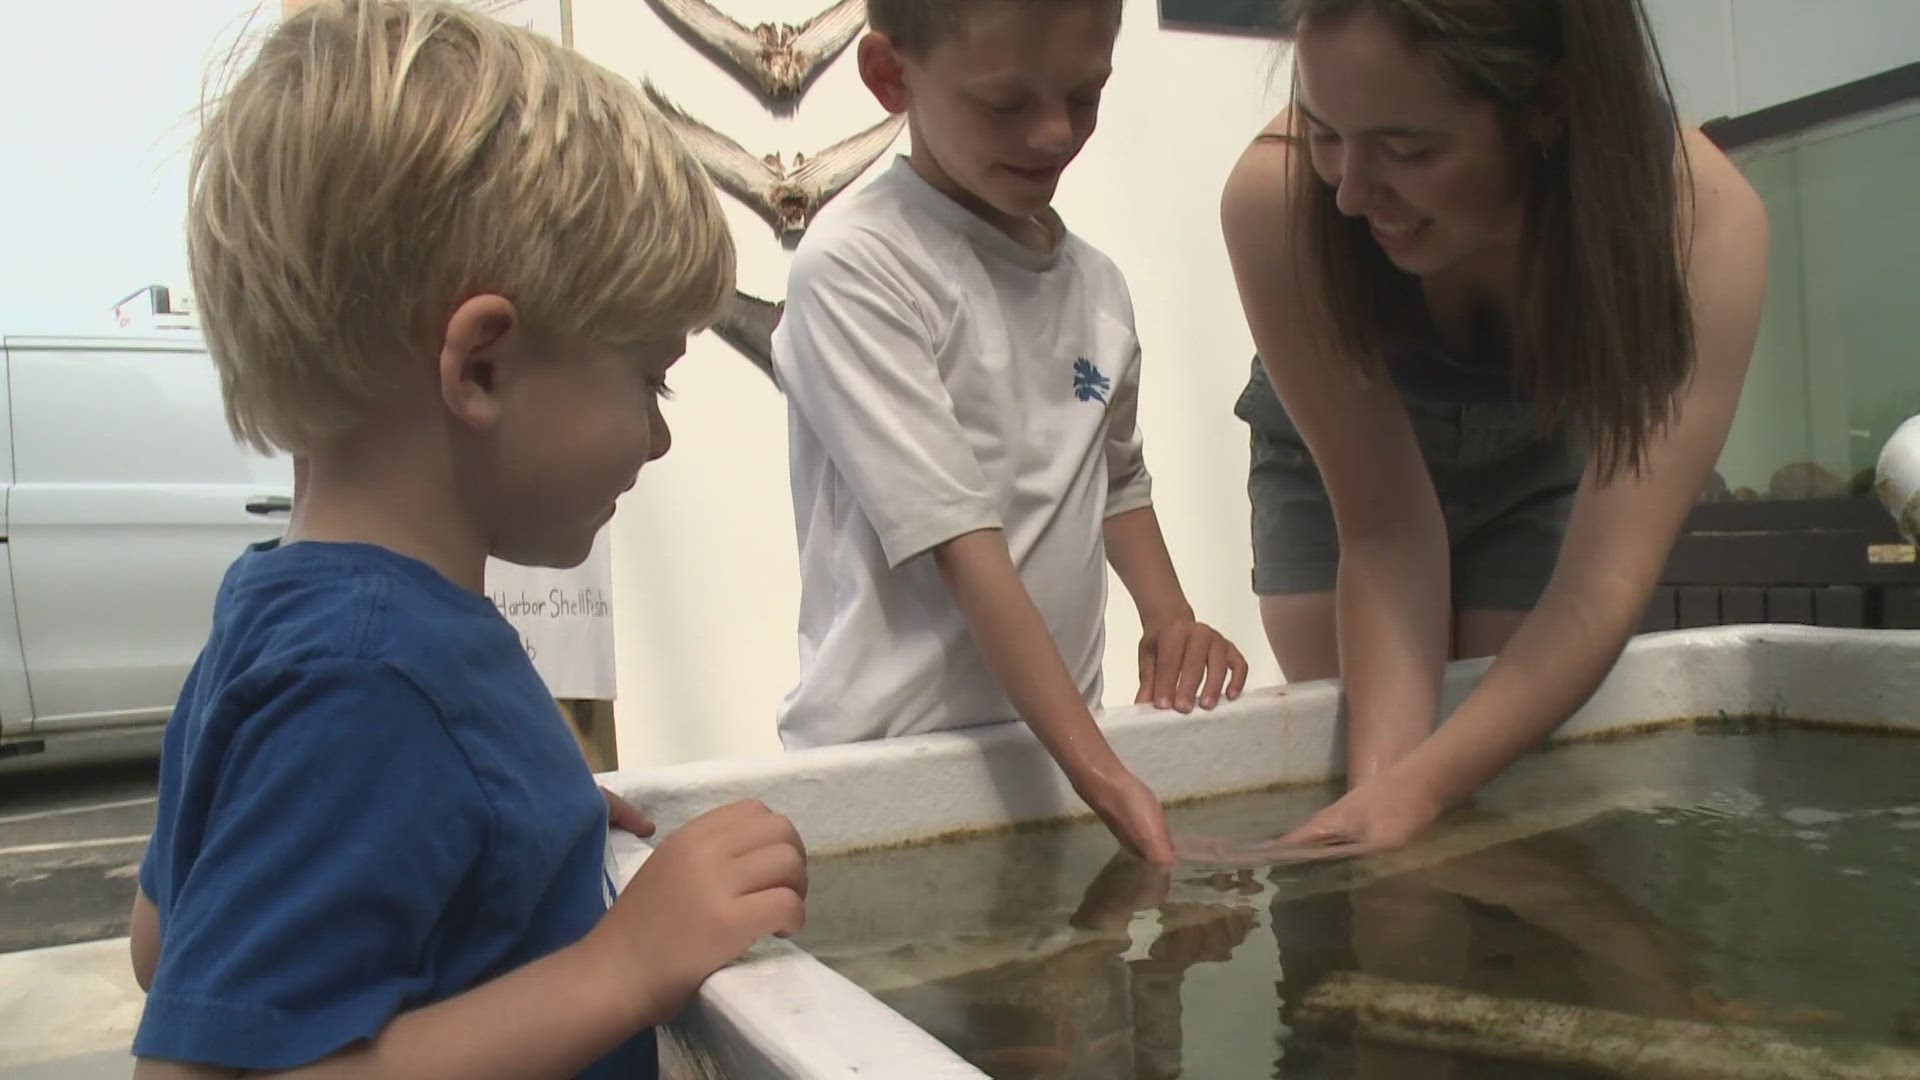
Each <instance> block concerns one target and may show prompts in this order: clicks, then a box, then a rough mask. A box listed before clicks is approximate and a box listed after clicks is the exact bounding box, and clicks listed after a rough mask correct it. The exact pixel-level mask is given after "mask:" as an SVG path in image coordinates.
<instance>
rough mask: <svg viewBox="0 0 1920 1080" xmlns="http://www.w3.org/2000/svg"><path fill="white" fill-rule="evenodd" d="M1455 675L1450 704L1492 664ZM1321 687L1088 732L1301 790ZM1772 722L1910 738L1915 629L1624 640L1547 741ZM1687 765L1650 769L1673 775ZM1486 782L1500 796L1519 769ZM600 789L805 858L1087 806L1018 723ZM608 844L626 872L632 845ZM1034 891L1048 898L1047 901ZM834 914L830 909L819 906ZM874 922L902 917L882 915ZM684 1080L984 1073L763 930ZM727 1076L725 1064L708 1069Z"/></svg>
mask: <svg viewBox="0 0 1920 1080" xmlns="http://www.w3.org/2000/svg"><path fill="white" fill-rule="evenodd" d="M1487 664H1488V661H1485V660H1478V661H1466V662H1462V663H1459V664H1454V665H1452V666H1451V667H1450V668H1449V671H1448V674H1447V682H1446V693H1445V695H1444V698H1443V709H1445V710H1448V711H1450V710H1451V709H1452V708H1453V707H1454V706H1455V705H1457V704H1458V702H1459V701H1460V699H1461V698H1462V697H1463V696H1464V694H1465V693H1466V692H1467V691H1468V690H1469V689H1470V688H1471V685H1472V683H1473V681H1474V680H1476V679H1477V678H1478V677H1479V676H1480V675H1481V674H1482V673H1483V672H1484V671H1485V670H1486V667H1487ZM1336 707H1337V692H1336V688H1335V686H1334V685H1333V684H1331V683H1326V682H1321V683H1307V684H1301V685H1295V686H1287V687H1283V688H1275V689H1267V690H1260V691H1251V692H1249V693H1247V694H1246V695H1245V696H1244V697H1243V698H1242V699H1241V700H1240V701H1238V702H1232V703H1228V704H1225V705H1222V706H1221V707H1220V708H1218V709H1216V710H1214V711H1213V712H1211V713H1204V714H1201V713H1196V714H1193V715H1190V716H1179V715H1178V714H1173V713H1160V712H1157V711H1153V710H1147V709H1140V708H1130V709H1122V710H1116V711H1113V712H1110V713H1108V714H1106V715H1105V716H1104V717H1103V718H1102V720H1101V726H1102V728H1103V729H1104V730H1105V731H1106V733H1107V736H1108V738H1109V739H1110V740H1111V741H1112V743H1113V745H1114V747H1115V749H1116V750H1117V751H1118V753H1119V754H1120V755H1121V757H1122V758H1124V759H1125V760H1126V762H1127V763H1128V765H1129V766H1130V767H1132V768H1133V769H1135V770H1136V771H1137V772H1138V773H1139V774H1140V776H1141V777H1142V779H1144V780H1145V781H1146V782H1147V783H1148V784H1150V785H1152V786H1153V788H1154V790H1156V791H1157V792H1159V793H1160V794H1161V796H1162V798H1164V799H1168V800H1183V799H1190V798H1201V797H1206V796H1212V795H1221V794H1226V793H1231V792H1236V791H1247V790H1255V789H1259V788H1265V787H1272V786H1275V785H1279V784H1289V783H1310V782H1316V781H1321V780H1324V779H1327V778H1328V777H1330V776H1331V775H1332V774H1333V772H1334V769H1335V764H1336V762H1338V761H1339V760H1340V746H1339V738H1338V734H1339V733H1338V724H1337V723H1336ZM1720 715H1726V716H1752V715H1760V716H1780V717H1786V718H1791V719H1796V720H1804V721H1810V722H1816V723H1823V724H1831V725H1841V726H1858V727H1862V728H1874V729H1885V730H1896V729H1897V730H1905V731H1920V631H1888V630H1833V629H1816V628H1811V627H1787V626H1754V627H1719V628H1713V629H1707V630H1681V631H1671V632H1667V633H1660V634H1652V635H1647V636H1644V637H1641V638H1638V639H1636V640H1635V641H1634V642H1633V643H1632V644H1631V645H1630V646H1629V647H1628V649H1627V650H1626V652H1625V653H1624V654H1623V656H1622V657H1621V659H1620V661H1619V663H1618V664H1616V665H1615V668H1614V670H1613V672H1612V673H1611V674H1610V675H1609V677H1608V678H1607V680H1606V682H1605V683H1604V684H1603V685H1602V686H1601V688H1600V690H1599V691H1598V692H1597V693H1596V694H1595V695H1594V696H1593V698H1592V699H1591V700H1590V701H1589V702H1588V704H1587V705H1586V707H1585V708H1583V709H1581V710H1580V711H1579V712H1578V713H1576V714H1575V715H1574V716H1573V717H1572V718H1571V719H1570V720H1568V722H1567V723H1566V724H1565V725H1563V726H1562V727H1561V728H1560V729H1559V730H1558V731H1557V732H1556V733H1555V735H1554V739H1555V740H1556V741H1564V740H1570V739H1578V738H1582V737H1588V736H1597V735H1604V734H1608V733H1614V732H1620V731H1624V730H1629V729H1633V728H1639V727H1653V726H1663V725H1669V724H1673V723H1675V722H1682V721H1688V720H1694V719H1699V718H1705V717H1715V716H1720ZM1696 764H1698V763H1693V762H1688V761H1684V760H1682V761H1672V762H1660V763H1657V767H1658V768H1660V769H1661V770H1662V771H1665V772H1670V773H1675V774H1677V773H1682V772H1684V771H1685V770H1687V769H1688V768H1690V767H1693V766H1694V765H1696ZM1649 768H1650V766H1649V765H1648V764H1647V763H1646V762H1645V761H1644V760H1641V761H1639V762H1638V763H1636V764H1635V765H1634V766H1633V769H1634V770H1638V771H1629V770H1627V769H1625V768H1621V769H1619V770H1616V771H1615V772H1613V773H1608V772H1607V770H1606V769H1605V768H1604V767H1603V768H1602V769H1601V770H1600V772H1599V774H1598V775H1596V776H1592V777H1583V782H1591V783H1593V784H1595V785H1597V787H1598V788H1610V789H1612V791H1613V793H1614V794H1615V795H1616V796H1618V797H1620V798H1623V799H1624V798H1627V797H1629V796H1630V794H1631V791H1632V790H1636V789H1638V788H1639V787H1641V786H1643V785H1644V784H1646V783H1648V782H1662V781H1663V780H1664V779H1665V778H1661V777H1651V776H1649V775H1647V770H1648V769H1649ZM1522 772H1524V770H1519V769H1516V770H1515V772H1514V773H1513V774H1509V776H1508V777H1503V778H1502V779H1501V780H1500V781H1496V782H1495V784H1494V785H1492V786H1490V788H1489V790H1488V792H1487V797H1488V799H1490V800H1493V801H1496V802H1497V801H1499V800H1500V799H1501V798H1502V797H1503V796H1504V795H1505V794H1507V793H1510V792H1511V791H1513V790H1514V788H1516V787H1518V786H1524V785H1525V784H1526V782H1527V781H1526V780H1525V778H1524V777H1523V776H1519V775H1517V774H1519V773H1522ZM601 781H602V783H604V784H606V785H607V786H608V787H610V788H612V789H613V790H615V791H617V792H619V793H620V794H622V795H624V796H625V797H626V798H628V799H630V800H632V801H633V802H635V803H636V804H638V805H640V806H642V807H644V808H645V809H646V810H647V811H648V812H649V813H650V814H651V816H652V817H653V818H654V820H655V821H656V822H657V823H658V824H659V826H660V828H661V830H662V831H663V832H664V831H669V830H672V829H674V828H677V827H679V826H680V825H682V824H684V823H685V822H686V821H688V820H690V819H691V818H693V817H696V816H698V815H699V814H701V813H704V812H705V811H707V810H709V809H712V808H714V807H717V806H721V805H725V804H726V803H729V802H733V801H736V800H738V799H745V798H757V799H760V800H761V801H763V802H764V803H766V804H767V805H768V806H770V807H772V808H773V809H774V810H776V811H778V812H780V813H783V814H785V815H787V816H788V817H789V818H791V819H792V820H793V822H794V824H795V826H796V827H797V828H798V829H799V830H800V833H801V835H802V836H803V837H805V838H806V842H807V846H808V849H809V851H810V852H811V853H812V854H813V855H814V856H815V857H818V856H822V855H831V854H835V853H842V852H848V851H854V850H859V849H862V848H868V847H873V846H879V845H889V844H899V843H908V842H913V841H920V840H926V839H929V838H933V837H938V836H941V835H945V834H950V833H956V832H966V831H971V830H992V829H998V828H1001V827H1004V826H1006V825H1009V824H1013V823H1019V822H1026V821H1036V820H1045V819H1057V818H1062V817H1067V816H1076V817H1077V816H1083V815H1084V814H1085V810H1084V807H1083V806H1082V805H1081V804H1080V803H1079V801H1078V800H1077V798H1076V797H1075V796H1074V795H1073V793H1072V790H1071V788H1069V787H1068V785H1067V783H1066V781H1065V779H1064V778H1063V777H1062V776H1061V775H1060V772H1059V770H1058V769H1057V768H1056V767H1055V766H1054V765H1053V763H1052V761H1051V760H1050V759H1049V758H1048V757H1047V755H1046V753H1045V751H1044V750H1043V749H1042V748H1041V747H1040V746H1039V744H1038V743H1037V742H1036V741H1035V740H1034V739H1033V737H1032V735H1031V733H1029V732H1028V731H1027V730H1026V728H1025V727H1024V726H1023V725H1019V724H996V725H991V726H987V727H980V728H974V729H970V730H965V731H957V732H942V733H938V734H933V735H920V736H913V737H910V738H902V739H894V740H887V741H882V742H873V743H862V744H857V745H851V746H836V747H822V748H818V749H813V750H806V751H798V752H793V753H786V754H776V755H770V756H763V757H757V758H746V759H729V760H723V761H712V762H697V763H692V764H687V765H679V766H672V767H668V768H662V769H636V770H625V771H621V772H615V773H609V774H606V775H605V776H603V777H601ZM645 851H646V848H645V845H643V844H641V843H640V842H639V841H633V842H632V844H631V845H629V846H628V847H627V848H625V849H622V850H621V851H620V855H621V858H622V863H621V865H622V869H623V875H625V876H630V875H631V874H632V872H633V870H634V868H636V867H637V866H638V865H639V861H640V860H641V859H642V858H643V857H644V853H645ZM1042 902H1045V901H1042ZM822 914H823V916H824V917H825V918H828V919H831V918H833V916H832V915H831V914H830V913H822ZM874 929H875V932H876V933H879V934H882V935H884V934H886V933H888V932H889V931H890V930H893V931H895V932H898V931H897V929H896V928H882V927H878V926H876V927H875V928H874ZM671 1036H672V1038H673V1039H674V1041H675V1042H676V1043H677V1044H679V1045H681V1046H684V1047H685V1048H686V1050H687V1061H686V1063H685V1064H683V1065H682V1066H681V1067H682V1068H683V1069H684V1070H685V1072H684V1075H685V1077H687V1078H688V1080H693V1078H699V1077H703V1076H706V1075H726V1076H728V1077H793V1078H799V1080H814V1078H833V1080H866V1078H871V1077H876V1076H885V1077H894V1076H901V1077H905V1076H912V1077H916V1078H921V1077H925V1078H929V1080H944V1078H947V1077H978V1076H981V1075H982V1074H981V1073H979V1072H978V1071H977V1070H974V1069H973V1068H972V1067H971V1066H969V1065H967V1064H966V1063H965V1062H964V1061H963V1060H961V1059H960V1058H959V1057H958V1056H957V1055H955V1054H953V1053H952V1052H951V1051H949V1050H947V1049H946V1048H945V1047H944V1046H941V1045H940V1044H939V1043H938V1042H937V1041H936V1040H934V1039H933V1038H932V1037H931V1036H928V1035H927V1034H926V1033H924V1032H922V1031H921V1030H920V1029H919V1028H917V1027H915V1026H914V1025H912V1024H910V1023H908V1022H907V1021H906V1020H905V1019H903V1018H901V1017H900V1016H899V1015H898V1014H896V1013H894V1012H893V1011H892V1010H890V1009H888V1008H886V1007H885V1006H884V1005H882V1004H880V1002H878V1001H877V1000H876V999H874V998H872V997H871V996H869V995H867V994H866V993H865V992H864V991H861V990H860V989H859V988H857V987H856V986H854V985H853V984H852V983H850V982H849V981H847V980H846V979H845V978H843V977H841V976H840V975H838V974H837V973H835V972H833V971H832V970H830V969H828V968H827V967H826V966H825V965H823V964H821V963H820V962H819V961H817V960H815V959H814V958H813V957H811V956H809V955H807V954H806V953H804V952H802V951H801V950H799V949H797V948H795V947H794V946H792V945H789V944H787V943H785V942H772V943H769V944H768V945H767V946H766V947H765V948H763V949H761V950H759V951H756V953H754V954H753V955H751V956H749V957H748V958H746V959H745V960H743V961H742V962H740V963H738V964H735V965H733V966H731V967H729V968H727V969H725V970H723V971H721V972H719V973H717V974H715V975H714V976H713V978H712V979H710V980H708V982H707V984H706V986H705V987H704V988H703V990H702V992H701V994H700V996H699V997H698V999H697V1000H696V1001H695V1002H693V1003H692V1004H691V1005H689V1007H688V1008H687V1010H686V1011H685V1013H684V1014H683V1016H682V1017H681V1018H680V1019H679V1020H678V1021H676V1022H675V1024H674V1025H672V1027H671ZM715 1067H717V1068H721V1069H724V1070H725V1072H724V1074H716V1073H712V1072H703V1071H700V1070H701V1069H711V1068H715Z"/></svg>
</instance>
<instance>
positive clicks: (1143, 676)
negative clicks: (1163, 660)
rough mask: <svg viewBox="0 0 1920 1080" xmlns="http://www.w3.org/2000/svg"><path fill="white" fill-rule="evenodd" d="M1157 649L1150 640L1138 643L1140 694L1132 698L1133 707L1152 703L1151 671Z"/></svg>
mask: <svg viewBox="0 0 1920 1080" xmlns="http://www.w3.org/2000/svg"><path fill="white" fill-rule="evenodd" d="M1158 648H1159V647H1158V645H1157V644H1156V643H1155V642H1154V641H1153V640H1152V639H1148V640H1146V641H1143V642H1141V643H1140V692H1139V693H1138V694H1135V695H1134V696H1133V703H1134V704H1135V705H1146V704H1148V703H1150V702H1152V701H1153V689H1154V688H1153V670H1154V664H1155V662H1156V660H1155V658H1156V656H1157V654H1158Z"/></svg>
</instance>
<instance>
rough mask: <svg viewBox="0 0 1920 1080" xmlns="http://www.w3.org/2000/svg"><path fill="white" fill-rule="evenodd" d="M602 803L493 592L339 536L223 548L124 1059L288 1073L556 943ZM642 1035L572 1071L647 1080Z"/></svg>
mask: <svg viewBox="0 0 1920 1080" xmlns="http://www.w3.org/2000/svg"><path fill="white" fill-rule="evenodd" d="M606 836H607V807H606V803H605V801H604V800H603V799H602V797H601V795H600V792H599V789H598V787H597V786H596V785H595V783H594V780H593V776H592V773H591V771H590V770H589V769H588V767H587V763H586V760H585V758H584V757H583V756H582V755H581V753H580V749H579V747H578V745H577V744H576V743H575V742H574V740H573V736H572V734H571V733H570V732H569V731H568V729H567V726H566V721H565V719H564V718H563V717H562V716H561V715H560V712H559V710H558V708H556V707H555V705H554V702H553V698H552V697H551V696H550V695H549V693H548V692H547V688H546V686H545V684H544V683H542V682H541V680H540V676H539V674H538V673H537V672H536V671H535V670H534V668H533V665H532V664H531V663H530V662H529V661H528V659H527V655H526V652H525V651H524V649H523V648H522V647H521V644H520V640H519V636H518V635H517V634H516V633H515V632H514V629H513V627H512V626H511V625H510V624H509V623H508V622H507V621H506V620H505V619H504V618H503V617H502V616H501V615H500V613H499V611H498V610H497V609H496V608H495V607H494V605H493V603H492V602H491V601H489V600H487V599H486V598H485V597H482V596H479V595H477V594H475V593H472V592H470V591H468V590H466V589H462V588H460V587H459V586H457V585H455V584H454V583H453V582H451V581H449V580H448V579H446V578H445V577H442V576H441V575H440V574H439V573H437V572H435V571H434V570H433V569H431V568H430V567H428V566H426V565H425V564H424V563H420V562H418V561H415V560H413V559H410V558H407V557H405V556H402V555H399V554H396V553H394V552H392V551H389V550H386V549H384V548H379V547H373V546H370V545H362V544H331V543H312V542H305V543H297V544H291V545H286V546H280V545H278V544H277V543H266V544H261V545H258V546H256V547H253V548H250V549H249V550H248V551H246V552H245V553H244V554H243V555H241V557H240V558H239V559H238V560H237V561H236V562H235V563H234V565H233V566H232V568H231V569H229V571H228V572H227V576H226V580H225V581H224V582H223V583H222V585H221V588H220V593H219V597H218V599H217V601H216V603H215V606H214V613H213V628H212V633H211V636H210V637H209V639H208V641H207V644H206V647H205V649H204V650H203V651H202V652H201V654H200V657H199V659H198V660H196V661H195V663H194V666H193V669H192V671H191V672H190V673H189V675H188V677H187V681H186V685H185V687H184V688H183V689H182V691H181V697H180V701H179V703H178V705H177V706H176V707H175V710H174V713H173V718H172V720H171V722H169V723H168V725H167V732H166V739H165V743H164V746H163V749H162V757H161V772H160V803H159V823H158V825H157V826H156V828H155V829H154V833H153V839H152V841H151V842H150V843H149V845H148V847H147V852H146V856H145V858H144V860H143V862H142V863H141V867H140V885H141V888H142V889H143V890H144V891H145V893H146V895H147V896H148V897H149V898H150V899H151V900H152V901H153V902H154V904H155V905H156V906H157V907H158V908H159V911H160V934H161V936H160V943H161V947H160V962H159V966H158V968H157V970H156V971H155V974H154V980H153V989H152V993H151V994H150V995H149V996H148V998H147V1005H146V1012H145V1014H144V1015H143V1016H142V1017H141V1020H140V1028H139V1032H138V1034H137V1035H136V1036H135V1038H134V1043H133V1050H134V1053H135V1054H136V1055H138V1056H141V1057H152V1058H160V1059H167V1060H175V1061H185V1062H193V1063H197V1064H204V1065H210V1066H225V1067H229V1068H242V1069H260V1070H269V1069H286V1068H292V1067H296V1066H300V1065H304V1064H307V1063H310V1062H313V1061H317V1060H319V1059H321V1058H324V1057H327V1056H328V1055H330V1054H333V1053H335V1052H336V1051H339V1050H341V1049H343V1048H346V1047H347V1046H349V1045H350V1044H352V1043H354V1042H356V1041H359V1040H363V1039H368V1038H371V1037H373V1036H375V1035H377V1034H378V1033H379V1032H380V1031H381V1029H382V1028H384V1027H385V1026H386V1025H387V1023H388V1022H389V1021H390V1020H392V1019H393V1018H394V1016H395V1015H396V1014H398V1013H401V1012H404V1011H407V1010H411V1009H415V1008H419V1007H421V1006H425V1005H429V1004H432V1003H434V1002H436V1001H440V1000H443V999H445V998H449V997H453V996H455V995H458V994H460V993H462V992H464V991H466V990H469V989H471V988H473V987H475V986H478V985H479V984H481V983H484V982H486V981H488V980H490V979H493V978H494V977H496V976H499V975H503V974H506V973H507V972H510V971H512V970H514V969H515V968H518V967H521V966H523V965H525V964H527V963H529V962H530V961H533V960H536V959H538V958H540V957H542V956H545V955H547V954H549V953H552V952H553V951H555V950H557V949H560V948H562V947H564V946H567V945H571V944H573V943H574V942H575V941H578V940H579V939H580V938H581V937H582V936H583V935H584V934H586V932H587V931H588V930H590V929H592V928H593V926H594V925H595V924H596V923H598V922H599V920H600V918H601V916H602V915H604V914H605V912H606V910H607V906H608V904H609V902H610V900H611V898H612V895H613V889H612V879H611V877H610V876H609V874H608V872H607V866H608V860H607V846H606V843H607V840H606ZM657 1069H658V1058H657V1054H656V1051H655V1044H654V1035H653V1033H652V1032H651V1031H643V1032H640V1033H638V1034H636V1035H635V1036H634V1037H633V1038H632V1039H631V1040H629V1041H628V1042H627V1043H625V1044H624V1045H622V1046H621V1047H619V1048H618V1050H617V1051H616V1052H615V1053H614V1054H612V1055H610V1056H609V1057H607V1058H606V1059H604V1060H602V1061H600V1062H598V1063H596V1065H595V1066H594V1067H593V1068H592V1069H590V1070H589V1071H588V1072H586V1073H585V1074H583V1075H585V1076H589V1077H606V1078H612V1077H620V1078H621V1080H630V1078H635V1077H645V1078H652V1077H655V1076H656V1075H657Z"/></svg>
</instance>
